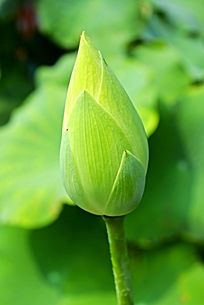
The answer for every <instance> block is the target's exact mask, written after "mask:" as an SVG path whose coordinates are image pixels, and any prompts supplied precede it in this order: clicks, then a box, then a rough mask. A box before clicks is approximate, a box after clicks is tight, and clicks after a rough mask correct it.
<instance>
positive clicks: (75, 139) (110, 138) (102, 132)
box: [61, 93, 131, 215]
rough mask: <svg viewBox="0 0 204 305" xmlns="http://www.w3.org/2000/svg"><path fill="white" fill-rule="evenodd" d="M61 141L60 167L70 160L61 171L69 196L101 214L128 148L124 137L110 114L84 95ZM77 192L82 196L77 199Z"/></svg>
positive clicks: (92, 211) (74, 110) (82, 205)
mask: <svg viewBox="0 0 204 305" xmlns="http://www.w3.org/2000/svg"><path fill="white" fill-rule="evenodd" d="M67 137H68V139H67ZM62 142H63V145H62V151H61V159H62V164H63V162H64V161H63V159H67V160H68V158H70V161H67V162H65V164H67V168H66V167H64V168H63V171H64V177H66V178H65V184H66V188H67V191H68V195H69V196H70V198H71V199H72V200H73V201H74V202H75V203H76V204H77V205H79V206H80V207H81V208H83V209H85V210H88V211H89V212H91V213H95V214H100V215H102V214H103V212H104V208H105V205H106V203H107V200H108V196H109V194H110V191H111V188H112V185H113V182H114V180H115V177H116V174H117V171H118V167H119V165H120V162H121V158H122V154H123V152H124V150H126V149H128V150H130V149H131V147H130V145H129V143H128V141H127V139H126V137H125V135H124V134H123V133H122V131H121V129H120V128H119V127H118V125H117V124H116V123H115V121H114V120H113V119H112V118H111V117H110V116H109V114H108V113H106V111H104V110H103V108H101V106H100V105H99V104H98V103H96V102H95V100H94V99H93V98H92V97H91V96H90V95H89V94H88V93H84V94H82V95H81V96H80V97H79V98H78V100H77V102H76V103H75V106H74V108H73V111H72V113H71V116H70V120H69V130H68V131H66V130H65V131H64V133H63V140H62ZM66 143H67V144H66ZM67 146H68V147H67ZM70 156H71V157H70ZM68 172H70V173H68ZM84 190H85V192H84ZM77 192H78V193H79V194H81V195H80V196H81V197H80V196H78V195H77V198H76V193H77ZM85 193H86V195H84V194H85ZM84 196H85V198H84Z"/></svg>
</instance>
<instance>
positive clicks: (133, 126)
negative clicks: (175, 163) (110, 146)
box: [99, 57, 148, 171]
mask: <svg viewBox="0 0 204 305" xmlns="http://www.w3.org/2000/svg"><path fill="white" fill-rule="evenodd" d="M101 60H102V72H103V73H102V79H101V86H100V94H99V103H100V104H101V105H102V106H103V107H104V108H105V109H106V111H107V112H109V113H110V114H111V115H112V117H113V118H114V119H115V121H116V122H117V124H118V125H119V126H120V128H121V129H122V130H123V132H124V134H125V135H126V137H127V139H128V141H129V143H131V148H132V151H133V153H134V154H135V155H136V156H137V158H138V159H139V160H140V161H141V162H142V164H143V166H144V168H145V171H146V170H147V164H148V145H147V138H146V134H145V130H144V127H143V124H142V121H141V119H140V117H139V115H138V114H137V111H136V110H135V108H134V106H133V104H132V102H131V101H130V99H129V97H128V95H127V93H126V92H125V90H124V89H123V87H122V86H121V84H120V82H119V81H118V79H117V78H116V76H115V75H114V73H113V72H112V71H111V70H110V69H109V68H108V66H107V64H106V63H105V61H104V60H103V59H102V57H101Z"/></svg>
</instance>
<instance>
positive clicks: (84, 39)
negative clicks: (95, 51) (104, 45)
mask: <svg viewBox="0 0 204 305" xmlns="http://www.w3.org/2000/svg"><path fill="white" fill-rule="evenodd" d="M83 43H84V44H86V45H88V46H92V47H93V44H92V42H91V39H90V37H89V36H88V35H87V33H86V32H85V31H83V32H82V33H81V39H80V44H83Z"/></svg>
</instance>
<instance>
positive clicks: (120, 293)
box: [103, 216, 134, 305]
mask: <svg viewBox="0 0 204 305" xmlns="http://www.w3.org/2000/svg"><path fill="white" fill-rule="evenodd" d="M103 219H104V221H105V224H106V229H107V233H108V241H109V247H110V254H111V262H112V268H113V275H114V281H115V288H116V296H117V301H118V305H134V299H133V290H132V283H131V276H130V270H129V259H128V251H127V244H126V240H125V234H124V216H119V217H107V216H104V217H103Z"/></svg>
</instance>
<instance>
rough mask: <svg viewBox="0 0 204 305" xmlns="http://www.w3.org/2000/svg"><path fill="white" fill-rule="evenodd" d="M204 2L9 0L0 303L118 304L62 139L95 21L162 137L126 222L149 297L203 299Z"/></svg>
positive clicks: (4, 14) (0, 27) (2, 100)
mask: <svg viewBox="0 0 204 305" xmlns="http://www.w3.org/2000/svg"><path fill="white" fill-rule="evenodd" d="M203 4H204V3H203V1H202V0H196V1H195V0H194V1H193V0H125V1H124V0H58V1H55V0H38V1H20V0H0V125H1V126H0V304H1V305H95V304H97V305H115V304H116V301H115V296H114V287H113V278H112V273H111V265H110V261H109V253H108V246H107V241H106V232H105V228H104V224H103V222H102V220H101V219H100V217H96V216H92V215H89V214H88V213H85V212H83V211H81V210H79V209H78V208H76V207H74V206H71V205H70V204H69V202H67V198H66V194H65V192H64V189H63V186H62V182H61V179H60V174H59V161H58V159H59V157H58V155H59V145H60V133H61V123H62V113H63V107H64V102H65V96H66V90H67V85H68V81H69V77H70V73H71V69H72V67H73V63H74V59H75V56H76V51H77V47H78V42H79V37H80V33H81V31H82V30H85V31H87V33H88V34H89V36H90V37H91V38H92V40H93V42H94V43H95V45H96V46H97V47H98V48H99V49H100V50H101V51H102V53H103V54H104V57H105V58H106V59H107V62H108V63H109V65H110V66H111V67H112V69H113V70H114V71H115V73H116V75H117V76H118V78H119V79H120V81H121V83H122V84H123V86H124V87H125V89H126V91H127V92H128V94H129V96H130V97H131V99H132V101H133V103H134V105H135V107H136V108H137V110H138V111H139V113H140V115H141V117H142V119H143V122H144V124H145V128H146V131H147V134H148V136H149V146H150V164H149V170H148V175H147V185H146V190H145V194H144V197H143V200H142V202H141V204H140V206H139V207H138V208H137V210H136V211H135V212H133V213H132V214H130V215H129V216H128V217H127V219H126V232H127V237H128V241H129V251H130V257H131V269H132V273H133V281H134V289H135V299H136V301H137V303H136V304H137V305H182V304H184V305H203V304H204V289H203V285H204V284H203V283H204V265H203V262H204V5H203Z"/></svg>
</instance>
